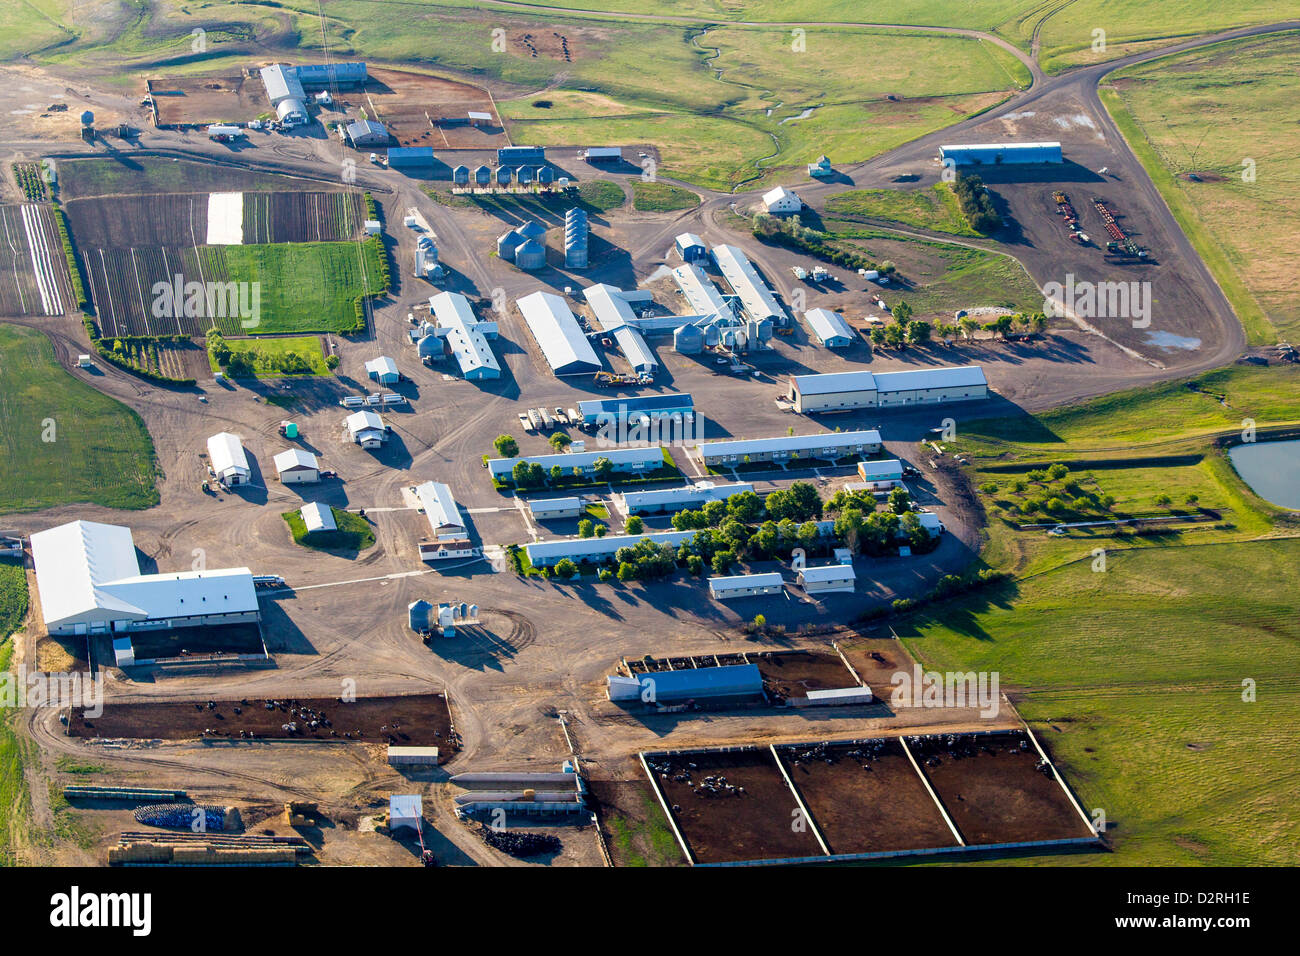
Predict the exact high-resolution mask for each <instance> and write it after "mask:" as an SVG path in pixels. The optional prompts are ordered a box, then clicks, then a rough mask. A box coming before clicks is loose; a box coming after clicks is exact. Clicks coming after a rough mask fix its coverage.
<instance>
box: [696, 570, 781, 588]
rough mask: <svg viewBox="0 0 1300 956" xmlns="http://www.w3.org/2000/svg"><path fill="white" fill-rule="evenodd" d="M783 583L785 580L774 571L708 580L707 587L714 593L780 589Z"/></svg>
mask: <svg viewBox="0 0 1300 956" xmlns="http://www.w3.org/2000/svg"><path fill="white" fill-rule="evenodd" d="M784 583H785V579H784V578H783V577H781V575H780V573H779V572H776V571H765V572H763V573H761V574H727V575H723V576H722V577H718V578H709V587H710V588H711V589H712V590H714V591H744V590H747V589H749V588H770V587H780V586H781V585H783V584H784Z"/></svg>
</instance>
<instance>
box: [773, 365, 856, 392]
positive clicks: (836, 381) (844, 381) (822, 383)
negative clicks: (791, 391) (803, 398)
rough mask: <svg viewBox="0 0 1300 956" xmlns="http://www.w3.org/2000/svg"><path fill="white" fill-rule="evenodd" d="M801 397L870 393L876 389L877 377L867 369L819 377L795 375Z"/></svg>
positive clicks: (794, 380)
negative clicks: (840, 393) (841, 393)
mask: <svg viewBox="0 0 1300 956" xmlns="http://www.w3.org/2000/svg"><path fill="white" fill-rule="evenodd" d="M791 381H792V382H793V383H794V387H795V390H796V391H798V392H799V394H800V395H828V394H831V393H833V392H869V391H872V390H873V389H875V387H876V377H875V375H873V374H872V373H871V372H868V371H867V370H866V369H860V370H858V371H855V372H825V373H822V374H818V375H795V376H793V377H792V378H791Z"/></svg>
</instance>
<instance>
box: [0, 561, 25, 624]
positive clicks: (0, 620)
mask: <svg viewBox="0 0 1300 956" xmlns="http://www.w3.org/2000/svg"><path fill="white" fill-rule="evenodd" d="M26 616H27V573H26V572H25V571H24V570H23V566H22V564H21V563H20V562H18V561H15V560H13V559H12V558H0V641H3V640H4V639H5V638H7V637H8V636H9V635H10V634H12V633H13V632H14V631H16V630H18V627H19V625H21V624H22V623H23V618H25V617H26Z"/></svg>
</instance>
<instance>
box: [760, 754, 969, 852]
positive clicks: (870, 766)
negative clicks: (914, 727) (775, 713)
mask: <svg viewBox="0 0 1300 956" xmlns="http://www.w3.org/2000/svg"><path fill="white" fill-rule="evenodd" d="M777 754H778V756H779V757H780V758H781V761H782V763H783V764H784V765H785V769H786V773H788V774H789V775H790V779H791V780H793V781H794V785H795V786H796V787H798V788H799V794H800V796H802V797H803V801H804V804H805V805H806V806H807V807H808V812H809V813H811V814H812V817H813V820H814V821H816V823H817V827H818V829H820V830H821V834H822V838H823V839H824V840H825V841H826V843H827V845H828V846H829V847H830V848H831V852H832V853H882V852H888V851H891V850H920V849H931V848H938V847H946V846H956V845H957V840H956V839H955V838H954V837H953V835H952V830H950V829H949V828H948V824H946V823H945V822H944V820H943V815H942V814H940V813H939V808H938V807H937V806H935V803H934V798H933V797H931V796H930V794H929V792H928V791H927V790H926V789H925V785H924V784H923V783H922V782H921V778H920V777H918V776H917V775H916V770H915V769H914V768H913V767H912V762H911V761H910V760H908V759H907V755H906V754H905V753H903V748H902V746H901V745H900V744H899V742H898V740H897V739H896V738H891V739H882V740H874V741H863V742H861V743H857V744H847V743H846V744H835V745H833V746H830V747H824V748H823V747H778V748H777Z"/></svg>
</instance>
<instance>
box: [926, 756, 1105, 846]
mask: <svg viewBox="0 0 1300 956" xmlns="http://www.w3.org/2000/svg"><path fill="white" fill-rule="evenodd" d="M950 739H952V738H949V737H946V736H933V737H925V738H922V739H921V741H920V742H919V743H916V742H914V738H909V739H908V746H910V747H912V751H913V754H914V755H915V756H916V759H917V762H918V763H920V764H921V767H922V769H923V771H924V773H925V775H926V777H927V778H928V779H929V781H930V784H931V786H933V787H934V791H935V793H937V794H938V795H939V799H940V800H942V801H943V805H944V809H946V810H947V811H948V815H949V816H950V817H952V820H953V823H955V824H956V825H957V829H958V831H960V833H961V835H962V838H963V839H964V840H965V841H966V842H967V843H968V844H971V845H977V844H982V843H1019V842H1024V841H1029V840H1064V839H1069V838H1072V837H1088V836H1091V834H1090V833H1089V831H1088V828H1087V827H1086V826H1085V825H1084V822H1083V820H1082V818H1080V816H1079V814H1078V813H1077V812H1076V810H1075V809H1074V807H1073V806H1071V804H1070V800H1068V799H1067V798H1066V795H1065V792H1064V791H1063V790H1062V789H1061V786H1060V784H1058V783H1057V782H1056V778H1055V777H1054V776H1052V774H1051V773H1050V772H1046V773H1045V772H1043V771H1042V770H1039V769H1037V766H1038V763H1039V756H1038V751H1036V750H1035V749H1034V747H1033V744H1031V743H1029V739H1028V737H1026V736H1025V735H1024V734H1023V733H1002V734H987V735H961V736H958V737H957V738H956V743H955V744H953V745H952V746H950V745H949V743H948V741H949V740H950ZM1022 743H1023V744H1024V747H1023V748H1022Z"/></svg>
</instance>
